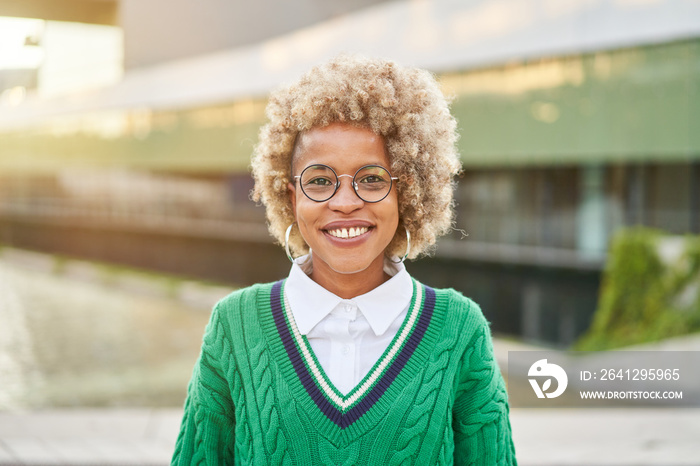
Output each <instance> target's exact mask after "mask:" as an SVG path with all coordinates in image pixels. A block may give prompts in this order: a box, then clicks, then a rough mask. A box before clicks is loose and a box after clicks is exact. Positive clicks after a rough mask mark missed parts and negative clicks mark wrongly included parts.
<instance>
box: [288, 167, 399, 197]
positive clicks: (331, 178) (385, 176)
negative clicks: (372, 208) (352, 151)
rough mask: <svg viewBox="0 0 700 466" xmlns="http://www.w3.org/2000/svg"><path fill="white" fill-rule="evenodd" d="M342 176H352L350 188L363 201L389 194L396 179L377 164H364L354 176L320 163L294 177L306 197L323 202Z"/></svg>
mask: <svg viewBox="0 0 700 466" xmlns="http://www.w3.org/2000/svg"><path fill="white" fill-rule="evenodd" d="M344 176H347V177H348V178H352V189H354V190H355V194H357V197H359V198H360V199H362V200H363V201H365V202H379V201H381V200H382V199H384V198H385V197H387V196H388V195H389V191H391V185H392V184H393V180H398V178H397V177H393V176H391V174H390V173H389V171H388V170H387V169H386V168H384V167H381V166H379V165H365V166H364V167H362V168H360V169H359V170H357V172H355V175H354V176H350V175H338V174H336V172H335V170H333V169H332V168H331V167H329V166H328V165H322V164H316V165H309V166H308V167H306V168H305V169H304V171H302V172H301V175H296V176H295V177H294V179H295V180H296V179H299V182H300V183H299V184H300V185H301V190H302V191H303V192H304V194H306V197H308V198H309V199H311V200H312V201H316V202H324V201H327V200H328V199H330V198H332V197H333V195H335V193H336V192H337V191H338V188H339V187H340V178H342V177H344Z"/></svg>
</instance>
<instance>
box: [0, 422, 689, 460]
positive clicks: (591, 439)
mask: <svg viewBox="0 0 700 466" xmlns="http://www.w3.org/2000/svg"><path fill="white" fill-rule="evenodd" d="M180 415H181V411H180V410H179V409H168V410H132V409H124V410H100V409H91V410H52V411H44V412H28V413H0V465H19V464H28V465H166V464H168V462H169V459H170V455H171V454H172V450H173V445H174V443H175V439H176V437H177V432H178V428H179V423H180ZM511 422H512V426H513V435H514V440H515V444H516V450H517V455H518V460H519V463H520V464H521V465H524V466H530V465H531V466H565V465H577V466H583V465H639V466H641V465H659V466H681V465H700V410H696V409H695V410H681V409H675V410H654V409H634V410H633V409H617V410H596V409H567V410H561V409H557V410H542V409H514V410H513V411H512V413H511Z"/></svg>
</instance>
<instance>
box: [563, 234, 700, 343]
mask: <svg viewBox="0 0 700 466" xmlns="http://www.w3.org/2000/svg"><path fill="white" fill-rule="evenodd" d="M674 242H675V243H676V244H678V245H680V247H681V248H682V249H681V253H680V254H665V256H668V257H664V254H661V255H660V252H661V251H662V250H664V249H669V248H668V247H666V246H673V243H674ZM679 242H680V243H679ZM671 249H673V248H671ZM697 331H700V237H697V236H687V237H683V238H681V237H671V236H668V235H665V234H663V233H662V232H660V231H657V230H651V229H647V228H641V227H636V228H630V229H625V230H622V231H620V232H618V233H617V234H616V235H615V237H614V238H613V241H612V244H611V247H610V251H609V255H608V263H607V265H606V267H605V271H604V272H603V280H602V283H601V291H600V298H599V301H598V309H597V310H596V312H595V315H594V317H593V322H592V324H591V327H590V328H589V330H588V331H587V332H586V334H584V335H583V336H582V337H581V339H580V340H579V341H578V342H577V343H576V345H575V349H578V350H586V351H593V350H604V349H611V348H616V347H621V346H628V345H633V344H640V343H647V342H652V341H657V340H662V339H664V338H668V337H673V336H679V335H685V334H688V333H692V332H697Z"/></svg>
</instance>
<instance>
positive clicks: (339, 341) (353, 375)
mask: <svg viewBox="0 0 700 466" xmlns="http://www.w3.org/2000/svg"><path fill="white" fill-rule="evenodd" d="M307 259H308V256H302V257H299V258H297V259H296V260H295V261H294V264H292V270H291V271H290V272H289V278H288V279H287V282H286V284H285V294H286V297H287V301H288V303H289V306H290V308H291V311H292V315H293V316H294V320H295V322H296V324H297V328H298V329H299V332H300V333H301V334H302V335H306V338H307V339H308V341H309V344H310V345H311V349H312V350H313V351H314V353H315V355H316V359H317V360H318V362H319V364H321V367H322V368H323V370H324V371H325V373H326V375H327V376H328V378H329V379H330V381H331V382H332V383H333V385H335V387H336V388H337V389H338V391H340V392H341V393H343V394H347V393H349V392H350V390H352V389H353V388H354V387H355V385H357V384H359V383H360V382H361V381H362V379H363V378H364V376H365V375H367V373H368V372H369V371H370V369H372V367H373V366H374V364H375V363H376V362H377V360H378V359H379V358H380V357H381V356H382V354H383V353H384V350H385V349H386V348H387V347H388V346H389V344H390V343H391V341H392V340H393V338H394V336H395V335H396V332H397V331H398V330H399V328H400V327H401V324H402V323H403V321H404V319H405V318H406V314H407V312H408V306H409V304H410V303H411V297H412V295H413V282H412V280H411V277H410V276H409V275H408V272H407V271H406V268H405V267H404V265H403V264H402V263H398V264H397V263H393V262H391V261H390V260H387V259H385V260H384V271H385V272H386V273H387V274H389V275H391V278H390V279H389V280H387V281H386V282H384V283H382V284H381V285H379V286H378V287H376V288H375V289H373V290H372V291H370V292H368V293H365V294H363V295H360V296H357V297H355V298H352V299H343V298H341V297H339V296H336V295H335V294H333V293H331V292H330V291H328V290H326V289H325V288H323V287H322V286H321V285H319V284H318V283H316V282H314V281H313V280H312V279H311V278H310V277H309V276H308V275H307V273H310V270H306V273H305V272H304V270H302V267H304V268H305V269H308V268H309V267H308V266H309V265H310V263H311V261H307ZM300 264H301V265H302V267H300Z"/></svg>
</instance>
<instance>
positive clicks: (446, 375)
mask: <svg viewBox="0 0 700 466" xmlns="http://www.w3.org/2000/svg"><path fill="white" fill-rule="evenodd" d="M283 287H284V282H277V283H275V284H263V285H255V286H252V287H249V288H245V289H242V290H239V291H236V292H234V293H232V294H230V295H229V296H227V297H226V298H224V299H223V300H221V301H220V302H219V303H218V304H217V306H216V307H215V308H214V311H213V313H212V316H211V321H210V322H209V325H208V326H207V330H206V332H205V335H204V343H203V346H202V352H201V354H200V357H199V360H198V362H197V364H196V366H195V368H194V371H193V375H192V380H191V381H190V384H189V387H188V396H187V400H186V402H185V413H184V418H183V421H182V427H181V430H180V435H179V437H178V439H177V444H176V448H175V453H174V455H173V459H172V464H177V465H195V464H196V465H200V464H203V465H222V464H241V465H247V464H249V465H286V464H294V465H399V464H400V465H406V464H415V465H421V466H424V465H449V464H457V465H476V464H479V465H481V464H483V465H511V464H516V460H515V451H514V448H513V442H512V439H511V431H510V422H509V419H508V401H507V395H506V390H505V385H504V383H503V378H502V377H501V373H500V371H499V369H498V366H497V364H496V362H495V360H494V356H493V349H492V344H491V336H490V333H489V327H488V323H487V322H486V320H485V319H484V317H483V314H482V313H481V310H480V309H479V307H478V306H477V305H476V304H475V303H474V302H473V301H471V300H469V299H468V298H465V297H464V296H462V295H461V294H459V293H458V292H456V291H454V290H433V289H432V288H429V287H425V286H423V285H421V284H419V283H418V282H415V283H414V298H413V302H412V304H411V310H410V311H409V314H408V316H407V318H406V322H404V324H403V326H402V328H401V329H400V330H399V332H398V333H397V335H396V337H395V339H394V341H393V342H392V344H391V345H390V346H389V348H387V351H386V352H385V354H384V355H383V356H382V358H380V360H379V361H378V362H377V364H376V365H375V367H374V368H373V369H372V370H371V371H370V373H369V374H367V376H366V377H365V379H364V380H363V381H362V382H360V384H359V385H358V386H357V387H355V389H353V390H352V391H351V392H349V393H348V394H347V395H343V394H341V393H339V392H338V391H337V390H335V388H334V387H333V386H332V384H330V382H329V381H328V379H327V377H326V376H325V374H324V373H323V371H322V370H321V369H320V366H315V364H314V361H315V357H314V355H313V352H309V349H308V348H309V346H308V341H306V340H305V337H302V336H300V335H299V334H298V333H295V328H296V326H295V323H294V322H293V319H291V320H290V313H288V312H287V309H286V307H285V305H284V292H283Z"/></svg>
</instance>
